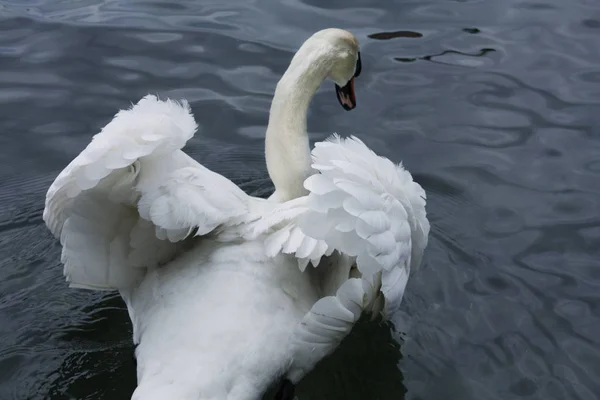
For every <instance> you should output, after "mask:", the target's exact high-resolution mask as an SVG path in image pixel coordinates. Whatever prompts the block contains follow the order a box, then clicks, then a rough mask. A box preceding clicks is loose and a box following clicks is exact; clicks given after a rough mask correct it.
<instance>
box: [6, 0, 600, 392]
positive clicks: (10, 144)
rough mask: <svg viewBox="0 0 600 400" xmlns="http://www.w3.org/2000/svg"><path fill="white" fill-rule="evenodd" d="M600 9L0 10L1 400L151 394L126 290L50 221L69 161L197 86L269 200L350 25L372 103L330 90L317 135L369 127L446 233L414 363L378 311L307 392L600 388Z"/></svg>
mask: <svg viewBox="0 0 600 400" xmlns="http://www.w3.org/2000/svg"><path fill="white" fill-rule="evenodd" d="M598 12H600V7H599V5H598V2H597V1H595V0H576V1H572V2H564V1H559V0H536V1H534V2H531V1H529V2H525V1H523V0H507V1H500V0H495V1H486V2H484V1H478V0H470V1H447V2H439V1H430V0H426V1H421V0H407V1H402V2H387V3H385V4H384V3H375V2H364V1H359V0H344V1H341V0H331V1H329V2H327V4H324V3H322V2H319V1H316V0H286V1H284V2H276V1H272V0H253V1H250V2H248V1H241V0H234V1H229V2H217V1H214V0H213V1H211V0H208V1H202V2H199V1H194V0H177V1H164V0H163V1H158V0H144V1H141V0H134V1H131V0H80V1H77V2H73V1H63V0H61V1H48V0H19V1H17V0H5V1H1V2H0V15H1V17H0V21H1V24H0V33H1V35H0V68H1V69H2V71H3V73H2V74H0V87H1V88H2V90H0V107H1V108H2V111H3V116H4V118H2V119H1V120H0V129H1V131H2V135H0V147H1V148H2V149H3V151H2V152H0V163H1V167H2V168H0V181H2V185H0V282H1V283H0V293H2V296H1V297H0V321H2V323H0V337H1V338H2V340H1V342H2V346H0V370H1V371H3V372H4V373H3V374H2V376H1V377H0V398H2V399H4V398H6V399H22V398H52V399H62V398H128V396H130V394H131V392H132V390H133V387H134V386H135V364H134V361H133V357H132V354H133V347H132V345H131V342H130V338H131V332H130V331H131V327H130V325H129V322H128V317H127V312H126V310H125V309H124V306H123V304H122V303H121V301H120V300H119V299H118V297H116V296H115V295H105V294H98V293H89V292H85V291H77V290H69V289H67V287H66V284H65V283H64V282H63V278H62V276H61V274H62V267H61V265H60V263H59V259H60V257H59V253H60V247H59V246H58V244H57V243H56V242H55V241H54V240H53V239H52V238H51V237H50V235H49V233H48V232H47V230H46V229H45V227H44V226H43V223H42V221H41V213H42V209H43V199H44V193H45V190H46V189H47V187H48V185H49V184H50V182H51V181H52V179H53V178H54V177H55V176H56V174H57V173H58V172H59V171H60V170H61V169H62V168H63V167H64V166H65V165H66V164H67V163H68V162H69V161H70V160H71V159H72V158H73V156H75V155H76V154H77V153H78V152H79V151H80V150H81V149H82V148H83V146H85V145H86V144H87V142H88V141H89V139H90V137H91V136H92V135H93V134H94V133H96V132H97V131H98V129H99V128H101V127H102V126H103V125H104V124H106V122H107V121H109V120H110V118H112V116H113V115H114V113H115V111H116V110H117V109H120V108H124V107H127V106H129V104H130V102H131V101H135V100H137V99H138V98H140V97H141V96H143V95H145V94H147V93H156V94H159V95H160V96H171V97H175V98H180V97H185V98H187V99H188V100H190V103H191V107H192V109H193V112H194V114H195V116H196V119H197V121H198V123H199V125H200V129H199V132H200V134H199V135H198V136H197V137H195V138H194V139H193V140H191V141H190V143H188V146H187V148H186V150H187V151H188V152H189V153H190V154H191V155H192V156H193V157H194V158H196V159H198V160H199V161H200V162H202V163H204V164H205V165H206V166H207V167H209V168H212V169H214V170H215V171H217V172H219V173H223V174H224V175H226V176H228V177H230V178H231V179H233V180H234V181H235V182H236V183H238V184H240V186H241V187H242V188H243V189H244V190H246V191H247V192H249V193H253V194H255V195H259V196H262V197H265V196H268V195H269V194H270V193H271V191H272V190H273V188H272V184H271V183H270V181H269V180H268V179H267V175H266V168H265V165H264V148H263V146H264V143H263V141H264V132H265V128H266V123H267V119H268V111H269V104H270V98H271V94H272V93H273V90H274V88H275V85H276V83H277V81H278V79H279V77H280V76H281V74H282V73H283V71H284V70H285V68H286V67H287V64H288V62H289V59H290V57H291V56H292V54H293V52H294V51H295V49H296V48H297V47H298V46H299V44H300V43H301V42H302V41H303V40H304V39H305V38H306V37H307V36H309V35H310V34H311V33H312V32H314V31H316V30H318V29H321V28H325V27H331V26H337V27H345V28H348V29H351V30H352V31H353V32H354V33H355V34H356V35H357V37H358V38H359V40H360V42H361V52H362V57H363V67H364V68H363V74H362V75H361V77H360V79H357V81H356V91H357V96H358V105H359V106H358V107H357V109H356V110H354V111H353V112H352V113H345V112H340V110H339V106H338V104H337V101H336V99H335V95H334V94H333V91H332V88H331V85H330V84H326V85H324V88H323V89H322V90H320V91H319V92H318V93H317V95H316V97H315V100H314V102H313V105H312V107H311V111H310V114H309V131H310V134H309V135H310V138H311V140H312V141H315V140H322V139H323V138H325V137H326V136H328V135H329V134H330V133H332V132H339V133H341V134H358V135H360V136H361V137H362V138H363V139H364V140H365V142H366V143H367V144H368V145H369V146H370V147H372V148H373V149H374V150H375V151H376V152H378V153H379V154H382V155H384V156H386V157H389V158H390V159H392V160H393V161H395V162H399V161H403V163H404V165H405V166H406V167H407V168H408V169H409V170H410V171H411V172H413V174H414V177H415V179H416V180H417V181H418V182H419V183H421V184H422V185H423V186H424V187H425V189H426V190H427V193H428V205H429V206H428V213H429V216H430V220H431V222H432V233H431V238H430V245H429V247H428V249H427V253H426V256H425V260H424V266H423V268H421V270H420V271H419V272H417V273H416V274H415V275H414V277H413V278H412V279H411V281H410V283H409V288H408V291H407V295H406V301H405V304H404V306H403V310H402V313H403V314H402V315H398V316H397V317H396V319H395V322H396V323H397V324H398V325H399V326H402V327H403V330H405V332H404V335H402V336H401V337H402V341H403V343H404V344H403V348H402V354H400V351H399V349H398V348H397V347H395V346H393V340H392V336H391V335H390V333H389V330H388V328H387V327H386V326H376V327H374V328H368V327H366V326H362V325H361V328H360V329H359V330H358V331H357V332H355V333H353V336H352V337H351V338H349V341H348V343H346V344H345V346H346V347H345V348H344V349H343V351H342V352H341V353H340V354H338V355H334V356H333V357H331V358H330V359H329V360H328V361H326V362H325V363H324V364H323V366H321V367H320V369H319V370H317V371H315V373H314V374H312V375H311V376H310V377H309V378H308V379H307V380H305V381H304V382H303V383H302V385H301V387H300V389H299V390H300V391H301V394H302V397H307V398H328V399H330V398H331V399H333V398H349V399H354V398H369V396H370V397H373V396H374V393H375V394H376V397H379V398H382V399H388V398H394V399H397V398H403V397H404V396H405V395H406V397H407V398H412V399H419V398H428V399H438V398H460V399H480V398H485V399H507V398H511V399H512V398H527V399H544V400H546V399H561V400H562V399H565V398H573V399H589V398H594V395H595V394H596V393H600V384H599V383H598V381H597V379H595V377H594V376H593V371H596V370H599V369H600V353H599V352H598V351H597V350H596V349H597V348H598V347H599V344H600V343H599V339H598V335H597V333H598V330H599V329H600V306H599V304H600V296H599V294H598V293H600V292H599V289H600V273H599V272H598V271H600V265H599V264H598V260H599V259H600V250H599V247H598V243H599V241H600V228H598V227H599V226H600V220H599V219H598V217H597V215H596V214H597V213H596V210H598V209H599V207H600V201H599V199H600V197H598V195H599V194H600V186H599V185H598V179H599V175H600V156H598V155H599V154H600V139H599V137H598V135H597V134H596V133H597V131H598V127H599V126H600V114H599V113H598V112H597V109H598V106H599V105H600V89H598V83H599V82H600V69H599V68H598V62H599V61H600V45H599V42H598V32H599V29H600V22H599V20H598V18H596V15H597V14H598ZM406 322H408V323H406ZM356 354H359V355H360V357H356ZM397 364H398V365H399V366H400V369H401V370H399V369H398V368H396V365H397ZM115 382H116V383H115Z"/></svg>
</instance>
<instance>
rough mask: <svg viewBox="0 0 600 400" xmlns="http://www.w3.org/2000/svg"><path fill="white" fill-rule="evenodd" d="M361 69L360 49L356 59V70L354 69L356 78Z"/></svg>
mask: <svg viewBox="0 0 600 400" xmlns="http://www.w3.org/2000/svg"><path fill="white" fill-rule="evenodd" d="M361 70H362V63H361V62H360V51H359V52H358V58H357V60H356V70H355V71H354V77H355V78H358V76H359V75H360V71H361Z"/></svg>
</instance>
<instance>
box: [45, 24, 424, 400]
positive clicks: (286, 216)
mask: <svg viewBox="0 0 600 400" xmlns="http://www.w3.org/2000/svg"><path fill="white" fill-rule="evenodd" d="M359 72H360V57H359V52H358V42H357V40H356V38H355V37H354V36H353V35H352V34H351V33H349V32H347V31H343V30H339V29H327V30H323V31H320V32H317V33H316V34H314V35H313V36H312V37H311V38H309V39H308V40H307V41H306V42H305V43H304V44H303V45H302V47H301V48H300V50H299V51H298V52H297V53H296V55H295V56H294V58H293V59H292V62H291V64H290V66H289V68H288V70H287V71H286V73H285V75H284V76H283V77H282V79H281V80H280V82H279V84H278V85H277V89H276V91H275V96H274V98H273V104H272V107H271V113H270V117H269V125H268V129H267V134H266V159H267V166H268V171H269V175H270V176H271V178H272V180H273V183H274V185H275V188H276V190H275V193H274V194H273V196H271V198H270V199H268V200H265V199H259V198H254V197H250V196H248V195H246V194H245V193H244V192H243V191H242V190H241V189H239V188H238V187H237V186H236V185H235V184H233V183H232V182H231V181H229V180H228V179H227V178H225V177H223V176H221V175H219V174H216V173H214V172H212V171H210V170H208V169H207V168H205V167H203V166H202V165H200V164H199V163H197V162H196V161H194V160H193V159H192V158H190V157H189V156H187V155H186V154H185V153H183V152H182V151H181V150H180V149H181V148H182V147H183V146H184V145H185V143H186V141H187V140H189V139H190V138H191V137H192V136H193V134H194V132H195V130H196V123H195V121H194V119H193V117H192V115H191V113H190V109H189V107H188V105H187V103H186V102H183V103H177V102H173V101H160V100H158V99H157V98H156V97H154V96H146V97H144V98H143V99H142V100H140V102H139V103H137V104H136V105H135V106H133V107H132V108H131V109H130V110H126V111H120V112H119V113H118V114H117V115H116V116H115V118H114V119H113V121H111V122H110V123H109V124H108V125H107V126H106V127H104V129H102V131H101V132H100V133H99V134H98V135H96V136H94V138H93V140H92V142H91V143H90V144H89V145H88V146H87V148H86V149H85V150H83V151H82V152H81V154H79V155H78V156H77V158H75V159H74V160H73V161H72V162H71V163H70V164H69V165H68V166H67V167H66V168H65V169H64V170H63V171H62V172H61V173H60V175H59V176H58V177H57V178H56V180H55V181H54V183H53V184H52V186H51V187H50V189H49V190H48V194H47V197H46V207H45V210H44V221H45V222H46V224H47V226H48V227H49V229H50V230H51V231H52V233H53V234H54V235H55V236H56V237H58V238H60V242H61V244H62V246H63V250H62V262H63V263H64V274H65V276H66V279H67V280H68V281H69V282H70V285H71V286H72V287H79V288H88V289H96V290H104V289H107V290H110V289H113V290H119V291H120V293H121V295H122V297H123V299H124V300H125V302H126V304H127V307H128V310H129V314H130V317H131V321H132V324H133V329H134V333H133V340H134V342H135V343H136V344H137V348H136V357H137V362H138V364H137V377H138V386H137V388H136V390H135V392H134V394H133V399H140V400H158V399H178V400H191V399H203V400H204V399H230V400H256V399H259V398H261V396H262V395H263V394H264V393H265V391H266V390H267V388H268V387H270V386H271V385H274V384H277V383H279V384H280V388H279V391H278V394H277V395H276V398H277V399H280V400H281V399H282V400H285V399H291V398H292V397H293V384H294V383H296V382H297V381H298V380H300V379H301V378H302V377H303V376H304V375H305V374H306V373H307V372H308V371H310V370H311V369H312V368H313V367H314V366H315V364H316V363H317V362H318V361H319V360H320V359H322V358H323V357H325V356H326V355H328V354H329V353H331V352H332V351H333V350H334V349H335V348H336V347H337V345H338V344H339V343H340V341H341V340H342V339H343V338H344V337H345V336H346V335H347V334H348V333H349V332H350V330H351V329H352V326H353V325H354V323H355V322H356V321H357V320H358V319H359V317H360V316H361V314H363V313H374V314H379V313H380V312H382V313H383V314H384V316H387V315H389V314H390V313H391V312H392V311H393V310H394V309H395V308H396V307H397V306H398V305H399V304H400V301H401V300H402V295H403V292H404V288H405V285H406V283H407V280H408V276H409V271H410V270H411V268H413V270H414V268H415V267H417V266H418V265H419V263H420V260H421V256H422V253H423V251H424V248H425V246H426V244H427V236H428V232H429V223H428V221H427V218H426V214H425V193H424V191H423V189H422V188H421V187H420V186H419V185H418V184H417V183H415V182H413V180H412V177H411V175H410V174H409V173H408V172H407V171H405V170H404V169H403V168H402V166H401V165H394V164H393V163H392V162H391V161H389V160H388V159H385V158H381V157H378V156H376V155H375V154H374V153H373V152H372V151H371V150H370V149H369V148H367V147H366V146H365V145H364V144H363V143H362V142H361V141H360V140H358V139H356V138H349V139H341V138H339V137H337V136H334V137H333V138H331V139H330V140H328V141H325V142H322V143H317V144H316V146H315V148H314V150H313V151H312V158H311V153H310V149H309V143H308V136H307V133H306V114H307V109H308V106H309V102H310V100H311V97H312V96H313V94H314V93H315V91H316V90H317V88H318V87H319V85H320V84H321V83H322V81H323V80H324V79H326V78H330V79H332V80H333V81H334V82H336V92H337V94H338V99H339V101H340V103H341V104H342V105H343V106H344V108H346V109H351V108H353V107H354V106H355V104H356V99H355V94H354V86H353V85H354V77H355V76H356V75H358V73H359ZM309 262H311V263H312V265H311V266H308V267H307V265H308V264H309ZM314 266H317V267H314Z"/></svg>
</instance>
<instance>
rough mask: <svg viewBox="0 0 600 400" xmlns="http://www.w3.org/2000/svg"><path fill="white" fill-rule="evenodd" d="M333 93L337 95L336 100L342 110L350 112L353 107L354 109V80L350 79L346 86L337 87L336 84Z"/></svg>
mask: <svg viewBox="0 0 600 400" xmlns="http://www.w3.org/2000/svg"><path fill="white" fill-rule="evenodd" d="M335 92H336V94H337V98H338V100H339V102H340V104H341V105H342V107H344V110H346V111H350V110H352V109H353V108H354V107H356V94H355V93H354V78H352V79H350V80H349V81H348V83H347V84H346V86H344V87H339V86H338V85H337V84H336V85H335Z"/></svg>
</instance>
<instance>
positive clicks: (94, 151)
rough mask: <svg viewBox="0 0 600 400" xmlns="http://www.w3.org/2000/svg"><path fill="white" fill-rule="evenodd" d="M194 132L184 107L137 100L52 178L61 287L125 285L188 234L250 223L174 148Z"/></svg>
mask: <svg viewBox="0 0 600 400" xmlns="http://www.w3.org/2000/svg"><path fill="white" fill-rule="evenodd" d="M196 128H197V125H196V122H195V121H194V118H193V116H192V114H191V111H190V108H189V106H188V104H187V103H186V102H181V103H178V102H174V101H171V100H166V101H161V100H159V99H158V98H156V97H155V96H150V95H149V96H146V97H144V98H143V99H141V100H140V101H139V102H138V103H137V104H136V105H134V106H132V107H131V108H130V109H128V110H122V111H120V112H118V113H117V115H116V116H115V118H114V119H113V120H112V121H111V122H110V123H109V124H108V125H106V126H105V127H104V128H103V129H102V130H101V132H100V133H99V134H97V135H96V136H94V137H93V139H92V141H91V143H90V144H89V145H88V146H87V147H86V149H84V150H83V151H82V152H81V154H79V155H78V156H77V157H76V158H75V159H74V160H73V161H72V162H71V163H70V164H69V165H68V166H67V167H66V168H65V169H64V170H63V171H62V172H61V173H60V174H59V175H58V177H57V178H56V180H55V181H54V183H53V184H52V185H51V186H50V189H49V190H48V193H47V195H46V207H45V209H44V221H45V222H46V224H47V226H48V228H49V229H50V231H51V232H52V233H53V234H54V235H55V236H56V237H59V238H60V241H61V244H62V245H63V251H62V260H63V263H64V265H65V269H64V274H65V276H66V278H67V280H68V281H69V282H70V284H71V286H76V287H84V288H90V289H126V288H128V287H130V286H131V285H132V284H134V283H135V282H137V281H138V280H139V279H140V278H141V277H142V276H143V274H144V273H145V268H146V267H152V266H156V265H158V264H160V263H164V262H167V261H169V260H170V259H172V257H174V256H175V255H176V254H177V253H178V251H179V250H180V249H181V248H182V247H183V246H184V243H183V242H184V241H185V240H191V239H190V237H191V235H192V234H193V233H194V234H195V235H197V236H198V235H206V234H209V233H211V232H213V231H215V229H216V228H218V227H223V226H228V225H231V226H235V225H236V224H240V223H242V222H244V221H245V219H246V218H251V215H252V213H251V212H250V210H249V207H250V206H249V203H250V200H249V199H250V198H249V197H248V196H247V195H246V194H245V193H244V192H243V191H242V190H241V189H239V188H238V187H237V186H236V185H235V184H233V183H232V182H231V181H229V180H228V179H226V178H224V177H223V176H221V175H219V174H216V173H214V172H212V171H210V170H208V169H207V168H205V167H203V166H202V165H200V164H198V163H197V162H196V161H194V160H193V159H191V158H190V157H189V156H187V155H186V154H185V153H183V152H182V151H181V150H180V149H181V148H182V147H183V146H184V145H185V143H186V142H187V140H189V139H190V138H191V137H192V136H193V134H194V132H195V131H196ZM300 240H303V238H301V239H300Z"/></svg>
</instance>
